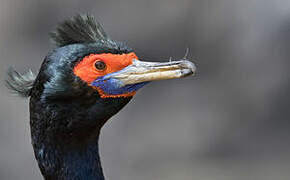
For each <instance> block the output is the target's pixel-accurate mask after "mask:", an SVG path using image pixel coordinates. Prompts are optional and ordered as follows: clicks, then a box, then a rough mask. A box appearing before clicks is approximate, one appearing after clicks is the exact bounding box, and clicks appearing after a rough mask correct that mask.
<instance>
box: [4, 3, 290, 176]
mask: <svg viewBox="0 0 290 180" xmlns="http://www.w3.org/2000/svg"><path fill="white" fill-rule="evenodd" d="M86 12H89V13H91V14H93V15H95V16H96V18H97V19H98V20H99V21H100V22H101V23H102V24H103V25H104V28H105V30H106V31H107V32H108V33H109V35H110V36H111V37H112V38H113V39H116V40H120V41H125V42H127V44H128V45H129V46H131V47H133V48H134V49H135V51H136V53H137V55H138V56H139V57H140V59H144V60H152V61H167V60H168V58H169V56H173V57H174V58H180V57H182V56H183V55H184V53H185V49H186V48H187V47H189V48H190V58H191V59H194V61H195V62H196V63H197V65H198V75H197V77H195V78H192V77H189V78H186V79H182V80H168V81H162V82H154V83H151V84H149V85H147V86H146V87H145V88H143V89H142V90H140V91H139V92H138V93H137V95H136V97H135V98H134V99H133V101H131V103H130V104H129V105H127V106H126V107H125V108H124V109H123V110H122V111H121V112H120V113H119V114H117V115H116V116H114V117H113V118H112V119H111V120H110V121H109V122H108V123H107V124H106V125H105V127H104V128H103V130H102V135H101V139H100V146H101V156H102V163H103V169H104V172H105V176H106V178H107V179H108V180H149V179H152V180H177V179H180V180H245V179H246V180H274V179H275V180H276V179H277V180H278V179H279V180H284V179H285V180H286V179H289V176H290V143H289V142H290V141H289V140H290V130H289V129H290V121H289V118H290V110H289V107H290V106H289V105H290V102H289V97H288V92H290V83H289V78H290V74H289V72H290V70H289V67H290V66H289V65H290V61H289V60H290V51H289V50H290V49H289V48H290V1H289V0H275V1H273V0H272V1H271V0H178V1H177V0H147V1H145V0H144V1H136V0H124V1H113V0H106V1H105V0H104V1H89V0H62V1H59V0H50V1H37V0H27V1H18V0H1V1H0V79H1V82H2V83H0V90H1V91H0V106H1V108H0V113H1V114H0V179H1V180H16V179H22V180H36V179H42V177H41V175H40V172H39V169H38V167H37V164H36V161H35V160H34V155H33V150H32V147H31V144H30V130H29V115H28V100H27V99H21V98H18V97H15V96H13V95H11V94H9V93H8V91H7V90H6V88H5V87H4V85H3V80H4V79H5V71H6V70H7V68H8V67H9V66H14V67H15V68H16V69H17V70H19V71H20V72H24V71H26V70H28V69H29V68H31V69H32V70H34V71H35V72H37V71H38V68H39V67H40V64H41V62H42V60H43V58H44V56H45V55H46V53H47V52H48V51H49V50H50V49H51V48H52V47H53V46H52V45H51V44H50V42H49V37H48V32H50V31H52V30H54V28H55V26H56V25H57V23H58V22H60V21H62V20H64V19H65V18H68V17H71V16H72V15H75V14H76V13H86Z"/></svg>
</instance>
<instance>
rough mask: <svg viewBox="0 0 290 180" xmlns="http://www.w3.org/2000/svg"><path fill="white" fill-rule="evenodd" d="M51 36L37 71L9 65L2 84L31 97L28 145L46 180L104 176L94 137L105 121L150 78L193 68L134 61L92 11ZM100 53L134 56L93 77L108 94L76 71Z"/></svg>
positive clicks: (182, 63)
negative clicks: (52, 46)
mask: <svg viewBox="0 0 290 180" xmlns="http://www.w3.org/2000/svg"><path fill="white" fill-rule="evenodd" d="M51 37H52V39H53V40H54V42H55V44H56V45H57V47H56V48H55V49H53V50H52V51H50V52H49V53H48V55H47V56H46V57H45V59H44V61H43V63H42V65H41V68H40V70H39V72H38V75H37V76H35V75H34V74H33V73H31V72H30V71H29V72H28V73H26V74H24V75H21V74H19V73H18V72H16V71H15V70H13V69H10V70H9V71H8V78H7V80H6V85H7V87H8V88H9V89H10V90H11V91H13V92H15V93H18V94H19V95H21V96H23V97H30V104H29V107H30V127H31V138H32V145H33V148H34V154H35V157H36V159H37V162H38V165H39V167H40V170H41V173H42V174H43V176H44V178H45V179H47V180H52V179H53V180H58V179H59V180H62V179H94V180H103V179H104V175H103V172H102V167H101V163H100V157H99V147H98V139H99V134H100V130H101V127H102V126H103V125H104V123H105V122H106V121H107V120H108V119H109V118H111V117H112V116H113V115H115V114H116V113H117V112H119V111H120V110H121V109H122V108H123V107H124V106H125V105H126V104H127V103H128V102H129V101H130V100H131V99H132V95H130V93H132V91H136V90H137V89H139V88H141V87H142V86H143V85H145V84H147V82H148V81H151V80H154V79H156V80H161V79H172V78H180V77H185V76H188V75H191V74H193V73H194V72H195V66H194V64H193V63H191V62H189V61H187V60H184V59H183V60H180V61H175V62H166V63H150V62H149V63H146V62H142V61H138V60H136V59H135V58H136V57H137V56H135V55H134V54H132V52H133V50H132V49H131V48H129V47H127V46H126V45H125V44H124V43H120V42H117V41H114V40H111V39H110V38H109V37H108V36H107V35H106V33H105V31H104V30H103V28H102V27H101V25H100V24H99V23H98V22H96V21H95V20H94V18H93V17H92V16H90V15H84V16H81V15H77V16H75V17H73V18H72V19H70V20H66V21H65V22H64V23H62V24H60V25H59V26H58V27H57V29H56V31H55V32H53V33H51ZM104 53H105V54H106V55H108V56H110V57H114V58H115V57H116V55H118V57H121V58H120V59H117V60H116V59H114V60H113V61H114V63H116V61H117V64H118V63H119V62H118V61H120V62H121V63H119V64H118V67H119V65H120V64H121V65H122V63H124V61H125V60H124V57H126V58H128V57H129V58H134V59H130V60H131V61H130V63H131V64H130V63H129V64H130V65H129V64H127V65H126V66H125V67H124V68H123V69H121V70H118V71H113V73H112V72H110V73H109V75H110V77H108V79H104V78H105V75H103V76H101V77H97V76H96V77H95V78H96V79H95V80H94V81H96V82H95V84H96V88H101V87H103V88H105V90H108V92H112V94H110V95H111V96H106V95H104V94H102V93H103V92H102V91H99V90H96V88H94V87H92V86H93V84H94V83H88V82H87V81H85V80H84V79H81V76H77V75H76V74H75V71H74V68H75V67H76V66H77V65H78V64H79V63H80V62H81V61H83V60H84V59H85V58H86V57H88V56H89V55H100V54H104ZM119 55H120V56H119ZM124 55H125V56H124ZM93 60H94V59H93ZM98 61H99V59H97V62H98ZM126 62H127V61H126ZM89 67H93V65H92V66H89ZM125 69H126V70H125ZM88 72H89V71H88ZM94 73H95V71H94ZM98 73H100V72H98ZM116 73H117V75H116ZM142 73H143V75H144V77H141V81H140V76H142ZM113 74H114V75H115V76H113ZM106 75H107V74H106ZM118 75H119V76H118ZM120 75H121V76H120ZM122 77H123V79H122ZM124 77H125V78H124ZM131 77H133V78H131ZM118 78H121V80H120V79H118ZM146 78H147V79H146ZM132 82H133V83H132ZM124 83H128V84H124ZM116 92H122V93H125V94H117V95H116V94H114V93H116ZM126 93H127V94H126ZM128 94H129V95H128Z"/></svg>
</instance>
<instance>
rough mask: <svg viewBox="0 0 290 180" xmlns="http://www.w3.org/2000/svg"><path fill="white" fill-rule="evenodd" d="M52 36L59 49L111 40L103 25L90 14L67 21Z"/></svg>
mask: <svg viewBox="0 0 290 180" xmlns="http://www.w3.org/2000/svg"><path fill="white" fill-rule="evenodd" d="M50 36H51V38H52V40H53V41H54V42H55V44H56V45H57V46H58V47H62V46H66V45H69V44H76V43H82V44H83V43H93V42H98V41H108V40H109V38H108V36H107V34H106V32H105V31H104V29H103V27H102V26H101V24H100V23H99V22H97V21H96V20H95V18H94V17H93V16H91V15H88V14H86V15H80V14H79V15H76V16H74V17H73V18H71V19H69V20H65V21H64V22H63V23H61V24H59V26H58V27H57V28H56V31H54V32H52V33H50Z"/></svg>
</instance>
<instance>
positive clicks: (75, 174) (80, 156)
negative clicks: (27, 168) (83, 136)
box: [34, 138, 104, 180]
mask: <svg viewBox="0 0 290 180" xmlns="http://www.w3.org/2000/svg"><path fill="white" fill-rule="evenodd" d="M34 150H35V156H36V158H37V161H38V164H39V166H40V169H41V171H42V174H43V176H44V177H45V179H57V180H58V179H89V180H90V179H92V180H93V179H94V180H104V175H103V171H102V166H101V161H100V156H99V147H98V138H96V139H92V140H91V141H89V142H85V143H82V144H73V145H71V144H70V145H67V144H63V145H61V144H58V145H46V146H45V145H42V147H39V148H35V149H34Z"/></svg>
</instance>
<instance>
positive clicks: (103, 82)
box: [91, 76, 149, 95]
mask: <svg viewBox="0 0 290 180" xmlns="http://www.w3.org/2000/svg"><path fill="white" fill-rule="evenodd" d="M148 83H149V82H142V83H137V84H130V85H126V86H123V82H122V81H121V80H119V79H115V78H113V77H112V78H106V76H103V77H100V78H98V79H96V80H95V81H93V82H92V84H91V85H92V86H95V87H99V88H101V89H102V90H103V91H104V92H105V93H106V94H109V95H120V94H126V93H130V92H134V91H137V90H138V89H140V88H142V87H143V86H144V85H146V84H148Z"/></svg>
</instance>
